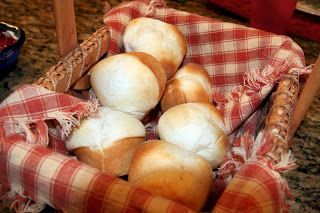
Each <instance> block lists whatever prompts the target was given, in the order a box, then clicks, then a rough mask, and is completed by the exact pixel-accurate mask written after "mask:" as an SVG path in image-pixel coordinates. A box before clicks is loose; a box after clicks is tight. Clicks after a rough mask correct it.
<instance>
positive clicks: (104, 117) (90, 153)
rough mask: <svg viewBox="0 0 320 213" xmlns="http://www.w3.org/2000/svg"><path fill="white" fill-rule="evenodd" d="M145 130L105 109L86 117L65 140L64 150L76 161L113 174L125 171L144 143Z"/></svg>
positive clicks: (125, 172)
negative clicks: (73, 156) (65, 148)
mask: <svg viewBox="0 0 320 213" xmlns="http://www.w3.org/2000/svg"><path fill="white" fill-rule="evenodd" d="M145 135H146V131H145V128H144V126H143V124H142V123H141V121H139V120H138V119H136V118H134V117H133V116H132V115H129V114H126V113H123V112H120V111H118V110H114V109H111V108H108V107H99V108H98V111H97V114H96V115H95V116H92V117H87V118H85V119H84V120H83V121H81V124H80V126H79V127H77V128H75V129H74V130H73V132H72V134H71V136H70V137H69V139H68V140H67V143H66V145H67V148H68V150H70V151H74V153H75V155H76V156H77V159H78V160H80V161H82V162H84V163H86V164H88V165H90V166H92V167H95V168H97V169H100V170H102V171H107V172H110V173H112V174H113V175H116V176H120V175H125V174H127V172H128V169H129V164H130V162H131V158H132V155H133V153H134V151H135V150H136V149H137V147H138V146H139V145H140V144H141V143H142V142H144V141H145Z"/></svg>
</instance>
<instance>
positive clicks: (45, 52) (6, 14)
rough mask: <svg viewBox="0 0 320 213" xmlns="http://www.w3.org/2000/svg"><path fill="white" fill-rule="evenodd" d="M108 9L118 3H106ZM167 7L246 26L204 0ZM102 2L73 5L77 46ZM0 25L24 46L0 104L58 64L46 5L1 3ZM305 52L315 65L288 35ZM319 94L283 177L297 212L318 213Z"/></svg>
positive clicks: (98, 19) (310, 45)
mask: <svg viewBox="0 0 320 213" xmlns="http://www.w3.org/2000/svg"><path fill="white" fill-rule="evenodd" d="M109 2H110V3H111V5H112V6H114V5H117V4H119V3H121V2H123V1H121V0H111V1H109ZM166 2H167V5H168V6H169V7H173V8H178V9H180V10H185V11H188V12H192V13H196V14H200V15H204V16H208V17H212V18H216V19H220V20H223V21H227V22H233V23H239V24H243V25H248V21H247V20H245V19H242V18H240V17H237V16H234V15H233V14H231V13H228V12H226V11H224V10H222V9H221V8H217V7H214V6H212V5H211V4H209V3H207V1H206V0H193V1H187V2H186V3H182V2H183V1H178V0H177V1H173V0H170V1H166ZM103 6H104V4H103V1H91V0H81V1H75V8H76V22H77V32H78V40H79V43H80V42H81V41H83V40H84V39H86V38H87V37H88V36H89V35H90V34H92V33H93V32H94V31H95V30H96V29H98V28H99V27H100V26H102V15H103ZM0 17H1V20H0V21H4V22H8V23H10V24H13V25H17V26H19V27H21V28H23V29H24V31H25V33H26V42H25V44H24V46H23V48H22V51H21V55H20V58H19V60H18V63H17V65H16V67H15V68H14V70H13V71H12V72H10V73H9V74H7V75H5V76H1V78H0V101H2V100H3V99H4V98H5V97H7V96H8V95H9V94H10V93H11V92H12V91H14V90H15V89H17V88H18V87H19V86H20V85H22V84H26V83H33V82H35V81H36V80H37V79H38V78H39V77H40V76H41V75H42V74H43V73H44V72H45V71H46V70H48V69H49V68H50V66H53V65H54V64H55V63H57V61H58V60H59V56H58V50H57V44H56V38H55V27H54V19H53V13H52V3H51V1H41V0H35V1H31V0H25V1H13V0H2V1H0ZM289 36H290V37H291V38H292V39H293V40H294V41H295V42H296V43H297V44H298V45H300V46H301V47H302V49H303V50H304V52H305V58H306V64H311V63H314V62H315V60H316V58H317V55H318V54H319V51H320V43H318V42H314V41H310V40H306V39H303V38H299V37H297V36H292V35H289ZM319 145H320V93H318V95H317V97H316V98H315V100H314V102H313V104H312V106H311V107H310V109H309V110H308V112H307V114H306V116H305V118H304V120H303V121H302V123H301V125H300V127H299V129H298V130H297V132H296V134H295V136H294V138H293V146H292V152H293V154H294V156H295V157H296V159H297V163H298V164H299V167H298V169H296V170H294V171H290V172H288V173H286V174H284V176H285V178H286V179H287V181H288V184H289V186H290V187H291V189H292V190H293V192H294V194H295V195H296V197H297V198H296V204H295V210H296V211H301V212H302V211H304V212H318V211H319V209H320V176H319V175H318V174H319V173H320V147H319Z"/></svg>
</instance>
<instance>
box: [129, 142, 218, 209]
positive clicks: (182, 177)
mask: <svg viewBox="0 0 320 213" xmlns="http://www.w3.org/2000/svg"><path fill="white" fill-rule="evenodd" d="M128 181H129V182H130V183H133V184H134V185H136V186H140V187H143V188H145V189H147V190H149V191H151V192H153V193H156V194H159V195H161V196H163V197H165V198H168V199H171V200H174V201H176V202H179V203H182V204H184V205H185V206H187V207H189V208H191V209H193V210H195V211H199V210H200V209H201V208H202V207H203V205H204V204H205V202H206V199H207V196H208V193H209V191H210V188H211V185H212V169H211V168H210V165H209V164H208V162H207V161H206V160H205V159H203V158H202V157H200V156H198V155H196V154H194V153H192V152H190V151H188V150H184V149H182V148H180V147H179V146H177V145H175V144H172V143H167V142H165V141H161V140H151V141H147V142H145V143H143V144H142V145H141V146H140V147H139V148H138V149H137V151H136V152H135V153H134V156H133V158H132V163H131V166H130V169H129V174H128Z"/></svg>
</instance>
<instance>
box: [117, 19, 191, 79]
mask: <svg viewBox="0 0 320 213" xmlns="http://www.w3.org/2000/svg"><path fill="white" fill-rule="evenodd" d="M123 44H124V47H125V51H126V52H145V53H148V54H150V55H152V56H154V57H155V58H156V59H157V60H158V61H159V62H160V63H161V64H162V66H163V68H164V69H165V71H166V75H167V79H169V78H170V77H171V76H172V75H173V74H174V73H175V72H176V71H177V70H178V67H179V66H180V64H181V62H182V60H183V58H184V56H185V55H186V53H187V42H186V39H185V37H184V35H183V34H182V33H181V31H180V30H179V29H178V28H177V27H176V26H174V25H172V24H168V23H165V22H162V21H160V20H157V19H152V18H146V17H140V18H137V19H133V20H132V21H130V22H129V23H128V25H127V27H126V29H125V32H124V35H123Z"/></svg>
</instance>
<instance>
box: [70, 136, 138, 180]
mask: <svg viewBox="0 0 320 213" xmlns="http://www.w3.org/2000/svg"><path fill="white" fill-rule="evenodd" d="M143 142H144V138H143V137H134V138H125V139H121V140H118V141H115V142H113V143H112V145H110V146H108V147H106V148H102V149H99V148H90V147H79V148H77V149H75V150H74V153H75V155H76V156H77V159H78V160H79V161H81V162H83V163H86V164H88V165H90V166H92V167H94V168H97V169H99V170H101V171H103V172H108V173H110V174H112V175H114V176H122V175H126V174H127V173H128V170H129V165H130V163H131V159H132V156H133V153H134V152H135V151H136V149H137V148H138V147H139V146H140V145H141V143H143Z"/></svg>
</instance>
